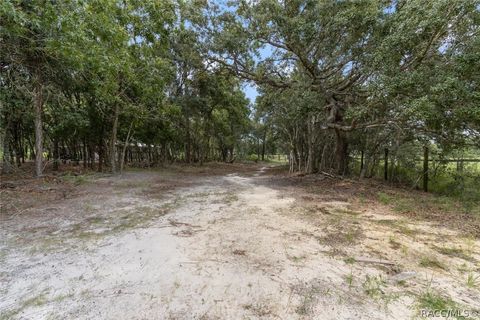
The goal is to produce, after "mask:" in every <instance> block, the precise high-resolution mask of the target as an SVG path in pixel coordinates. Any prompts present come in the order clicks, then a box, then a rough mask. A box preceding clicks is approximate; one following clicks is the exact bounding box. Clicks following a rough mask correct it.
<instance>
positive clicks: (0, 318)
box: [0, 293, 48, 320]
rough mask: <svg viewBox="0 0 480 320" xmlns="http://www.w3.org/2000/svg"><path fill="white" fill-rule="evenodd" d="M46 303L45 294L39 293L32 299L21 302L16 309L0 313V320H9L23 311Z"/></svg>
mask: <svg viewBox="0 0 480 320" xmlns="http://www.w3.org/2000/svg"><path fill="white" fill-rule="evenodd" d="M47 302H48V300H47V298H46V294H45V293H40V294H38V295H36V296H34V297H31V298H28V299H26V300H24V301H22V302H20V305H19V306H18V307H17V308H14V309H11V310H8V311H3V310H2V311H1V312H0V320H9V319H12V318H13V317H15V316H16V315H18V314H19V313H21V312H22V311H24V310H25V309H27V308H31V307H40V306H42V305H44V304H46V303H47Z"/></svg>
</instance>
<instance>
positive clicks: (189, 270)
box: [0, 169, 414, 319]
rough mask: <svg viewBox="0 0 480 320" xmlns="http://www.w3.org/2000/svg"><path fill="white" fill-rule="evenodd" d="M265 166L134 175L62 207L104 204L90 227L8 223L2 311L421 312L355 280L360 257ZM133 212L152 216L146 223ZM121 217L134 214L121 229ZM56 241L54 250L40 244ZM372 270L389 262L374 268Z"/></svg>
mask: <svg viewBox="0 0 480 320" xmlns="http://www.w3.org/2000/svg"><path fill="white" fill-rule="evenodd" d="M263 172H264V169H262V170H259V171H258V172H256V173H255V174H253V175H252V176H250V177H244V176H240V175H237V174H229V175H226V176H221V177H206V178H205V177H203V178H197V180H196V181H195V184H194V185H192V186H187V187H182V188H178V189H176V190H175V191H171V192H168V195H167V196H166V197H164V198H159V199H155V198H149V199H145V197H144V196H140V195H139V194H138V193H137V192H135V190H138V189H139V188H148V187H149V183H150V182H149V181H150V180H148V179H149V178H148V177H147V176H139V175H137V176H135V175H132V176H130V179H133V180H134V181H136V183H137V184H135V183H134V184H133V185H131V186H130V185H129V187H128V188H122V189H120V190H118V189H116V190H117V191H116V192H113V193H112V194H107V195H101V196H100V195H99V196H98V197H100V198H98V199H97V200H96V201H93V200H92V204H85V201H86V200H85V199H83V198H80V199H76V200H66V202H65V203H63V202H62V203H61V204H59V205H58V207H60V208H61V209H64V210H68V208H78V207H79V206H80V207H81V206H83V207H82V208H83V209H85V207H88V209H89V210H93V211H94V212H95V213H93V214H91V216H89V218H88V219H90V220H88V221H90V222H91V223H90V224H89V225H87V226H84V225H81V227H79V226H78V224H75V223H73V222H71V221H70V222H68V221H67V222H65V221H63V220H58V221H56V220H55V219H51V218H48V216H46V217H45V218H44V219H43V220H42V219H41V218H39V219H38V228H37V229H38V231H36V232H34V233H30V234H28V235H26V234H21V232H22V226H21V225H18V223H15V221H9V222H8V223H5V224H4V226H5V228H2V229H3V231H2V234H1V236H2V239H3V241H2V252H3V254H2V258H1V260H2V264H1V268H0V275H1V278H0V279H1V281H2V288H1V292H0V293H1V296H2V299H1V302H0V311H1V313H0V319H3V318H4V319H9V318H17V319H60V318H67V319H68V318H71V319H73V318H75V319H257V318H262V319H352V318H356V319H386V318H388V319H408V318H410V317H411V316H412V315H413V314H414V310H412V308H410V307H409V305H411V304H412V299H411V298H409V297H408V296H402V297H399V298H397V299H395V300H394V301H392V302H389V304H388V306H387V305H385V304H384V302H383V301H382V302H378V301H377V302H375V301H373V300H371V299H368V298H366V296H365V295H364V293H363V290H362V289H361V288H360V289H358V288H357V289H352V288H349V286H348V285H347V284H346V280H345V277H346V275H349V274H351V273H352V272H354V271H353V269H352V268H351V266H350V265H349V264H347V263H345V262H344V261H343V260H341V259H335V258H334V257H332V256H331V255H330V254H329V253H328V252H329V248H328V247H326V246H325V245H322V244H321V243H319V241H317V240H316V238H315V237H314V236H312V235H318V234H319V232H321V231H319V229H318V227H317V226H315V225H313V224H311V223H308V222H307V221H302V219H297V218H295V217H294V216H292V215H291V214H288V212H290V211H291V210H292V207H293V202H294V199H293V198H291V197H289V196H288V194H281V193H280V192H279V191H277V190H275V189H273V188H272V187H270V186H268V185H267V184H265V183H262V176H263ZM145 181H146V182H145ZM122 183H123V182H122ZM119 185H121V183H120V184H119ZM90 200H91V199H90ZM69 201H70V202H69ZM333 205H338V204H335V203H334V204H333ZM340 205H341V204H340ZM119 207H120V208H119ZM165 208H167V209H165ZM164 209H165V210H164ZM161 210H164V211H161ZM53 211H54V210H53ZM103 211H105V212H107V213H105V214H103V213H102V214H101V212H103ZM160 211H161V212H160ZM131 212H135V214H138V215H142V214H145V213H144V212H148V215H149V216H148V219H142V223H138V224H137V222H136V221H134V220H132V219H131V215H128V214H130V213H131ZM159 212H160V213H159ZM77 214H78V212H77ZM70 216H71V215H70ZM119 219H120V220H121V219H124V220H125V221H128V223H126V224H125V225H120V227H118V226H116V227H115V228H112V227H111V226H112V224H113V223H114V222H115V223H116V221H118V220H119ZM17 222H18V221H17ZM92 224H93V226H94V227H92ZM53 225H55V226H57V229H55V228H53ZM60 226H61V228H60ZM83 228H86V230H87V231H85V230H84V229H83ZM109 228H110V229H109ZM65 230H69V231H65ZM105 230H110V231H109V232H106V231H105ZM112 230H116V231H115V232H113V231H112ZM79 231H81V232H80V233H79ZM45 237H46V238H45ZM59 239H60V240H59ZM47 240H48V245H49V247H48V250H47V249H45V250H42V248H46V247H45V246H40V249H38V245H39V243H40V244H41V243H42V241H47ZM54 240H55V241H54ZM57 240H58V241H57ZM50 242H54V244H53V245H52V244H51V243H50ZM52 247H53V249H52ZM12 248H13V249H12ZM362 273H363V274H370V275H376V274H379V271H378V269H373V268H370V267H368V266H365V267H363V268H362ZM2 317H3V318H2Z"/></svg>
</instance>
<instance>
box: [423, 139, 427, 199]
mask: <svg viewBox="0 0 480 320" xmlns="http://www.w3.org/2000/svg"><path fill="white" fill-rule="evenodd" d="M423 191H425V192H428V147H427V146H425V147H423Z"/></svg>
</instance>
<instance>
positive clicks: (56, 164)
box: [53, 138, 59, 171]
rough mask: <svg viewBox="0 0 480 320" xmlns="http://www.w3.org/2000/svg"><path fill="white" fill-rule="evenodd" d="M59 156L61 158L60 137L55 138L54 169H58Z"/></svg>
mask: <svg viewBox="0 0 480 320" xmlns="http://www.w3.org/2000/svg"><path fill="white" fill-rule="evenodd" d="M58 158H59V152H58V139H57V138H55V139H53V170H55V171H58V162H59V161H58Z"/></svg>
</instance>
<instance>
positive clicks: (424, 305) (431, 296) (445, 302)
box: [417, 289, 470, 319]
mask: <svg viewBox="0 0 480 320" xmlns="http://www.w3.org/2000/svg"><path fill="white" fill-rule="evenodd" d="M417 308H418V311H419V314H421V312H420V311H421V310H424V311H425V310H426V311H438V310H451V311H453V312H455V311H461V310H468V309H469V308H468V307H465V308H463V307H462V308H461V307H460V306H459V305H458V304H457V303H456V302H455V301H453V300H452V299H451V298H450V297H445V296H442V295H441V294H439V293H437V292H434V291H432V290H431V289H428V290H426V291H425V292H423V293H422V294H420V295H419V296H417ZM453 317H454V318H455V319H470V318H465V317H464V316H461V315H460V316H453ZM448 319H451V318H448Z"/></svg>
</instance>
